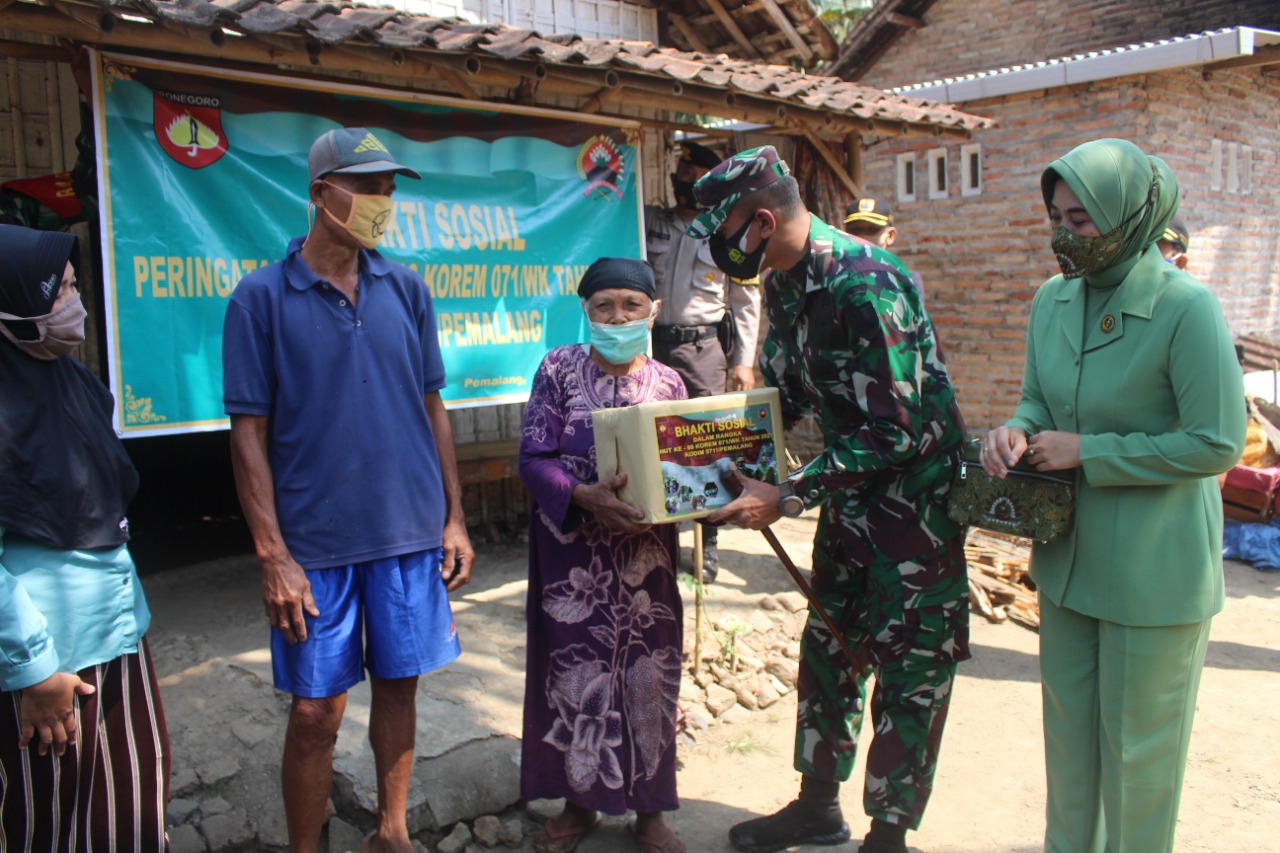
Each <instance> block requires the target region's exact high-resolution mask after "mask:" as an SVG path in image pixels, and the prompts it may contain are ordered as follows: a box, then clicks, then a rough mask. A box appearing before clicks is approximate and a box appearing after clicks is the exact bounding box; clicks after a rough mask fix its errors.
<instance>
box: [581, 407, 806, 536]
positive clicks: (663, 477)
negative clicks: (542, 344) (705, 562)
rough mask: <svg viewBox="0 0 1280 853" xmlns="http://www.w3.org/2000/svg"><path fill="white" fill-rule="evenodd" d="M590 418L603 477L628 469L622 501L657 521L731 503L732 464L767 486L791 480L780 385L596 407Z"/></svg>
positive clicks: (694, 514) (706, 511)
mask: <svg viewBox="0 0 1280 853" xmlns="http://www.w3.org/2000/svg"><path fill="white" fill-rule="evenodd" d="M591 420H592V425H593V428H594V430H595V440H596V466H597V469H598V471H599V476H600V479H601V480H605V479H608V478H609V477H612V476H613V475H614V474H617V473H618V472H620V471H622V472H626V475H627V484H626V485H625V486H623V487H622V488H621V489H619V490H618V497H619V498H620V499H621V500H624V501H626V502H627V503H629V504H632V505H633V506H637V507H639V508H640V509H642V510H644V513H645V520H646V521H649V522H651V523H653V524H662V523H664V522H671V521H683V520H685V519H692V518H702V517H703V516H706V515H710V514H711V513H712V512H714V511H715V510H717V509H719V508H720V507H722V506H724V505H725V504H727V503H729V501H730V500H732V499H733V497H732V495H731V494H730V493H729V489H728V487H727V486H726V483H725V479H724V474H725V471H726V470H727V468H728V462H729V461H730V460H732V461H733V462H735V463H736V464H737V466H738V469H739V470H740V471H741V472H742V473H743V474H745V475H746V476H748V477H754V478H755V479H757V480H763V481H764V482H766V483H775V484H776V483H777V482H779V479H780V477H785V476H786V458H787V454H786V449H785V446H784V444H783V430H782V411H781V409H780V401H779V399H778V390H777V389H776V388H764V389H760V390H756V391H742V392H738V393H734V394H721V395H719V396H716V397H699V398H697V399H696V400H672V401H668V402H662V403H641V404H640V405H638V406H626V407H623V408H619V409H598V410H596V411H595V412H592V414H591Z"/></svg>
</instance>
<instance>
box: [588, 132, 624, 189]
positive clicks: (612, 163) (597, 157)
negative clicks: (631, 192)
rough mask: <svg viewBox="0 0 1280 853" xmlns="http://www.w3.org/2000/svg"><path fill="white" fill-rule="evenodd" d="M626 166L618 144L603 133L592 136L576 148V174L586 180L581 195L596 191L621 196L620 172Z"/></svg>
mask: <svg viewBox="0 0 1280 853" xmlns="http://www.w3.org/2000/svg"><path fill="white" fill-rule="evenodd" d="M625 168H626V163H625V162H623V159H622V154H621V153H620V152H619V151H618V145H617V143H616V142H614V141H613V140H612V139H610V138H609V137H607V136H604V135H603V134H601V135H599V136H593V137H591V138H590V139H588V140H587V141H586V143H584V144H583V146H582V147H581V148H580V149H578V175H579V176H581V178H582V179H583V180H584V181H586V182H587V188H586V189H585V190H583V191H582V194H583V195H591V193H592V192H593V191H594V192H598V193H600V194H601V195H603V196H605V197H606V198H608V194H609V193H612V194H613V195H615V196H617V197H618V198H622V189H621V188H620V187H619V186H618V185H619V184H620V183H622V173H623V171H624V170H625Z"/></svg>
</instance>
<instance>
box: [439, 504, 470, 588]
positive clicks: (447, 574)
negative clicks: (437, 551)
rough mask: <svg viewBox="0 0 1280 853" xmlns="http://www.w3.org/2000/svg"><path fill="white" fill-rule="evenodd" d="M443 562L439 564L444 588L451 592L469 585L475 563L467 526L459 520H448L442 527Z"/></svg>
mask: <svg viewBox="0 0 1280 853" xmlns="http://www.w3.org/2000/svg"><path fill="white" fill-rule="evenodd" d="M443 544H444V560H443V561H442V562H441V563H440V575H441V577H443V578H444V587H445V589H446V590H448V591H449V592H453V591H454V590H455V589H458V588H459V587H462V586H465V585H467V584H469V583H471V566H472V565H473V564H474V563H475V561H476V552H475V549H474V548H472V547H471V537H470V536H468V535H467V525H466V524H464V523H463V522H462V521H461V520H460V519H450V520H449V521H448V522H447V523H446V524H445V526H444V543H443Z"/></svg>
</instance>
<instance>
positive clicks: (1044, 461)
mask: <svg viewBox="0 0 1280 853" xmlns="http://www.w3.org/2000/svg"><path fill="white" fill-rule="evenodd" d="M1041 190H1042V192H1043V195H1044V200H1045V206H1046V207H1047V208H1048V212H1049V221H1050V222H1051V223H1052V225H1053V226H1054V227H1053V236H1052V246H1053V250H1054V253H1055V254H1056V255H1057V258H1058V263H1059V266H1060V267H1061V268H1062V275H1058V276H1054V277H1053V278H1051V279H1049V280H1048V281H1047V282H1045V283H1044V285H1043V286H1042V287H1041V288H1040V290H1039V291H1038V292H1037V293H1036V296H1035V300H1034V301H1033V303H1032V307H1031V318H1030V323H1029V327H1028V330H1027V361H1026V367H1025V370H1024V373H1023V380H1022V399H1021V402H1020V403H1019V404H1018V408H1017V411H1016V412H1015V413H1014V417H1013V419H1012V420H1010V421H1009V422H1008V423H1006V424H1005V425H1004V426H1001V427H998V428H996V429H994V430H992V431H991V433H990V434H989V435H988V440H987V442H986V444H985V446H984V448H983V467H984V468H986V470H987V471H988V472H989V473H991V474H992V475H993V476H998V477H1003V476H1005V474H1006V473H1007V471H1008V466H1010V465H1012V464H1013V463H1014V462H1016V461H1017V460H1018V459H1020V458H1024V457H1025V458H1026V459H1027V460H1028V461H1029V462H1032V463H1033V464H1035V465H1036V467H1037V468H1039V469H1040V470H1045V471H1059V470H1073V471H1075V485H1076V512H1075V525H1074V528H1073V529H1072V530H1071V531H1070V532H1069V533H1067V534H1065V535H1064V536H1062V537H1060V538H1058V539H1055V540H1054V541H1052V542H1046V543H1042V544H1037V545H1036V546H1035V547H1034V550H1033V552H1032V560H1031V577H1032V579H1033V580H1035V582H1036V585H1037V588H1038V590H1039V599H1040V618H1041V624H1040V672H1041V681H1042V694H1043V700H1044V735H1045V762H1046V770H1047V777H1048V808H1047V828H1046V832H1045V850H1046V851H1054V853H1102V851H1108V853H1124V851H1132V852H1133V853H1160V851H1170V850H1172V849H1173V838H1174V829H1175V827H1176V824H1177V819H1178V802H1179V797H1180V795H1181V791H1182V778H1183V770H1184V767H1185V765H1186V756H1187V747H1188V744H1189V742H1190V738H1191V723H1192V717H1193V715H1194V713H1195V700H1196V694H1197V692H1198V690H1199V687H1200V672H1201V669H1202V667H1203V665H1204V656H1205V649H1206V647H1207V644H1208V639H1209V623H1210V620H1211V619H1212V617H1213V615H1214V614H1215V613H1217V612H1218V611H1220V610H1221V609H1222V606H1223V577H1222V557H1221V554H1222V502H1221V498H1220V495H1219V491H1218V485H1217V481H1216V479H1215V478H1216V476H1217V475H1218V474H1220V473H1222V472H1224V471H1226V470H1227V469H1228V468H1230V467H1231V466H1232V465H1233V464H1234V463H1235V462H1236V461H1237V460H1238V459H1239V457H1240V453H1241V451H1242V449H1243V447H1244V435H1245V403H1244V388H1243V380H1242V376H1241V372H1240V367H1239V364H1238V362H1237V360H1236V357H1235V352H1234V349H1233V347H1232V342H1231V336H1230V334H1229V333H1228V331H1227V326H1226V322H1225V320H1224V319H1223V316H1222V308H1221V306H1220V305H1219V304H1218V300H1217V299H1216V298H1215V297H1214V295H1213V294H1212V293H1211V292H1210V291H1209V290H1208V289H1207V288H1206V287H1205V286H1204V285H1202V284H1201V283H1200V282H1199V281H1197V280H1196V279H1194V278H1192V277H1191V276H1190V275H1188V274H1187V273H1185V272H1183V271H1181V270H1179V269H1177V268H1176V267H1174V266H1173V265H1171V264H1166V263H1165V262H1164V260H1163V258H1162V257H1161V255H1160V251H1159V249H1158V247H1157V246H1156V245H1155V244H1156V241H1157V240H1158V239H1159V237H1160V235H1161V234H1163V233H1164V229H1165V227H1166V226H1167V225H1168V224H1169V221H1170V220H1171V219H1172V218H1173V216H1174V214H1175V213H1176V212H1177V208H1178V185H1177V181H1176V180H1175V179H1174V177H1173V174H1172V172H1170V170H1169V167H1168V166H1167V165H1166V164H1165V163H1164V161H1162V160H1160V159H1159V158H1157V157H1149V156H1147V155H1146V154H1144V153H1143V152H1142V151H1141V150H1140V149H1139V148H1138V147H1137V146H1135V145H1134V144H1133V143H1131V142H1127V141H1125V140H1121V139H1101V140H1097V141H1094V142H1089V143H1085V144H1084V145H1081V146H1079V147H1077V148H1076V149H1074V150H1073V151H1071V152H1070V153H1069V154H1067V155H1066V156H1065V157H1062V158H1060V159H1058V160H1055V161H1054V162H1053V163H1051V164H1050V165H1049V167H1048V168H1047V169H1046V170H1045V171H1044V174H1043V175H1042V176H1041Z"/></svg>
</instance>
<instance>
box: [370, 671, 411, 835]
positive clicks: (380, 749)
mask: <svg viewBox="0 0 1280 853" xmlns="http://www.w3.org/2000/svg"><path fill="white" fill-rule="evenodd" d="M369 684H370V686H372V688H373V704H372V706H371V707H370V709H369V745H370V746H372V747H373V759H374V765H375V767H376V768H377V773H378V830H377V833H376V835H375V837H374V838H373V839H372V843H371V844H370V849H372V850H376V851H387V852H388V853H402V851H403V853H409V851H412V850H413V845H412V844H411V842H410V841H409V828H408V826H407V825H406V823H405V812H406V810H407V808H408V803H409V776H410V774H411V773H412V771H413V742H414V737H415V735H416V734H417V725H418V708H417V694H418V677H417V676H413V677H412V678H374V677H373V676H370V677H369Z"/></svg>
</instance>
